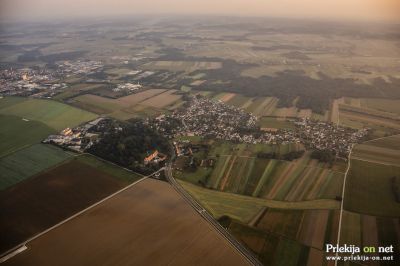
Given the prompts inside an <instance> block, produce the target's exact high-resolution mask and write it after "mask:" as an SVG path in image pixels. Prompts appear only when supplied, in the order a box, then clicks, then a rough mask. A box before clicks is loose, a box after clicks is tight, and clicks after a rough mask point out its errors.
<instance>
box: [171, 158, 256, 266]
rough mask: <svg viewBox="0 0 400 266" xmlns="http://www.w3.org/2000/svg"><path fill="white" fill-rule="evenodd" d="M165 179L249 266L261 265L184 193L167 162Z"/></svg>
mask: <svg viewBox="0 0 400 266" xmlns="http://www.w3.org/2000/svg"><path fill="white" fill-rule="evenodd" d="M164 169H165V177H166V179H167V181H168V182H169V183H170V184H171V185H172V187H173V188H174V189H175V190H176V191H177V192H178V193H179V194H181V195H182V197H183V198H184V199H185V200H186V201H187V202H188V203H189V204H190V205H191V206H192V207H193V208H194V209H195V210H196V211H197V212H198V213H199V214H200V215H201V216H202V217H203V219H205V220H206V221H207V222H208V223H209V224H210V225H212V226H213V227H214V229H215V230H216V231H217V232H218V233H220V235H221V236H222V237H224V238H225V239H226V240H227V241H228V242H229V243H230V244H231V245H232V246H233V247H234V248H235V249H236V250H237V251H238V252H239V253H241V254H242V256H243V257H245V258H246V259H247V261H248V262H249V263H250V264H251V265H260V266H261V265H263V264H262V263H261V262H259V261H258V259H257V258H256V257H255V255H254V254H253V253H252V252H251V251H250V250H248V249H247V248H246V247H244V246H243V245H242V244H241V243H240V242H239V241H238V240H236V239H235V238H234V237H233V236H232V235H231V234H230V233H229V232H228V231H227V230H226V229H225V228H223V227H222V226H221V225H220V224H219V223H218V221H216V220H215V219H214V217H212V215H211V214H209V213H208V212H207V211H206V210H205V209H204V208H203V207H202V206H201V205H200V204H199V203H198V202H197V201H196V200H195V199H194V198H192V196H191V195H190V194H189V193H188V192H186V190H185V189H183V188H182V186H181V185H180V184H179V183H178V182H177V181H176V180H175V178H174V177H173V175H172V163H171V162H169V163H167V165H166V166H165V168H164Z"/></svg>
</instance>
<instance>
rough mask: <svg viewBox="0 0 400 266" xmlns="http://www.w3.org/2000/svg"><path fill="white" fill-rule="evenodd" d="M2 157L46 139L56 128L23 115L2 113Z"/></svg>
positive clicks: (0, 131)
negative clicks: (25, 117)
mask: <svg viewBox="0 0 400 266" xmlns="http://www.w3.org/2000/svg"><path fill="white" fill-rule="evenodd" d="M0 123H1V124H2V125H7V126H2V127H0V140H1V141H0V157H2V156H4V155H7V154H8V153H11V152H14V151H17V150H19V149H21V148H24V147H27V146H29V145H32V144H34V143H38V142H40V141H42V140H43V139H45V138H46V137H47V136H48V135H50V134H52V133H55V131H54V129H52V128H50V127H48V126H46V125H45V124H43V123H41V122H37V121H31V120H23V119H21V117H17V116H10V115H0Z"/></svg>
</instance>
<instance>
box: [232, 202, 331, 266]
mask: <svg viewBox="0 0 400 266" xmlns="http://www.w3.org/2000/svg"><path fill="white" fill-rule="evenodd" d="M338 216H339V212H338V211H337V210H301V209H299V210H287V209H270V208H269V209H265V210H263V211H262V214H261V216H260V217H258V220H257V221H256V223H255V224H252V226H249V225H247V224H244V223H241V222H237V221H232V222H231V223H230V225H229V227H228V230H229V231H230V232H231V233H232V234H233V235H234V236H235V237H236V238H238V239H239V240H240V241H241V242H243V243H244V244H245V245H246V246H247V247H249V248H250V249H251V250H252V251H253V252H254V253H255V254H257V256H258V258H259V259H260V261H261V262H263V263H264V264H265V265H325V264H324V261H325V260H324V258H323V256H324V252H323V251H322V250H323V247H324V245H325V243H334V242H335V241H336V238H337V230H338V227H337V221H338Z"/></svg>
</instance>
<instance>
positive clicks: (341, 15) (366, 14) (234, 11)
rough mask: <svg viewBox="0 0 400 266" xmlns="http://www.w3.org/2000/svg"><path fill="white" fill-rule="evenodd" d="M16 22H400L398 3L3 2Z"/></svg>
mask: <svg viewBox="0 0 400 266" xmlns="http://www.w3.org/2000/svg"><path fill="white" fill-rule="evenodd" d="M0 7H1V11H0V12H1V14H2V16H4V17H8V18H13V19H27V18H36V19H38V18H57V17H58V18H60V17H75V16H80V17H87V16H89V17H90V16H99V15H130V14H153V15H154V14H181V15H182V14H184V15H192V14H201V15H238V16H272V17H292V18H324V19H346V20H374V21H376V20H378V21H399V19H400V2H399V1H397V0H324V1H321V0H302V1H298V0H280V1H276V0H218V1H213V0H190V1H187V0H152V1H141V0H114V1H108V0H57V1H53V0H2V1H1V2H0Z"/></svg>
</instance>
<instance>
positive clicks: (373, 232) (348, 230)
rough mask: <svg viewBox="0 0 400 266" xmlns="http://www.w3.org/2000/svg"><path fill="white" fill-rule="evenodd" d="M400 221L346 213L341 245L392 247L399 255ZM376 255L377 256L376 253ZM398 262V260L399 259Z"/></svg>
mask: <svg viewBox="0 0 400 266" xmlns="http://www.w3.org/2000/svg"><path fill="white" fill-rule="evenodd" d="M399 231H400V219H399V218H398V217H385V216H373V215H365V214H359V213H356V212H349V211H344V213H343V220H342V231H341V241H340V243H341V244H347V245H357V246H372V247H379V246H390V245H393V247H394V248H395V254H399V252H400V248H399V244H400V238H399V234H398V232H399ZM375 255H377V254H376V253H375ZM397 261H398V259H397Z"/></svg>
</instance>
